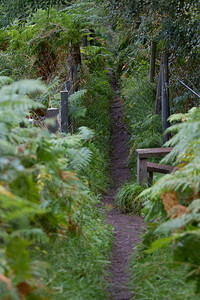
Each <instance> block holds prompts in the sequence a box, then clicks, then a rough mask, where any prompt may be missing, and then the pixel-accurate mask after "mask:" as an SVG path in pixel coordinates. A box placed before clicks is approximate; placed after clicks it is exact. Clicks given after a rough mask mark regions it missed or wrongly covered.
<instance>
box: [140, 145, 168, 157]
mask: <svg viewBox="0 0 200 300" xmlns="http://www.w3.org/2000/svg"><path fill="white" fill-rule="evenodd" d="M172 149H173V148H171V147H166V148H146V149H136V151H135V152H136V154H137V156H138V157H139V158H149V157H162V156H165V155H167V154H169V153H170V152H171V151H172Z"/></svg>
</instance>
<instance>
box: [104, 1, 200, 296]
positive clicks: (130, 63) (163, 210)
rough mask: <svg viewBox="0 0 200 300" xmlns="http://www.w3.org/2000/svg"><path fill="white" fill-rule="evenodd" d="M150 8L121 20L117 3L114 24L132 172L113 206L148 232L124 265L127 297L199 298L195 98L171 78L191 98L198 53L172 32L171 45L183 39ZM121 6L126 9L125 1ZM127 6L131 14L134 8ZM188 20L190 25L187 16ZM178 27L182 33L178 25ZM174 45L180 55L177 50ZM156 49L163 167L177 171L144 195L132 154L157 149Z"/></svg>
mask: <svg viewBox="0 0 200 300" xmlns="http://www.w3.org/2000/svg"><path fill="white" fill-rule="evenodd" d="M154 2H155V1H150V2H149V3H151V4H152V6H151V9H152V12H153V13H152V16H147V15H146V13H145V12H144V11H143V14H141V15H140V13H141V11H140V9H141V10H142V8H141V7H140V8H138V15H135V17H133V16H130V15H128V16H127V18H126V16H125V15H124V14H123V13H122V10H121V9H122V7H120V5H119V7H118V8H117V9H116V13H118V16H119V18H120V17H121V19H120V21H121V24H119V22H117V19H115V18H114V22H116V23H115V26H116V27H117V26H118V27H117V28H118V29H119V31H118V32H121V39H119V43H118V51H119V55H118V56H117V58H116V66H117V72H118V76H119V82H120V86H121V88H122V93H121V96H122V98H123V100H124V113H125V120H126V122H127V124H128V128H129V133H130V156H129V162H130V166H131V169H132V181H131V182H130V183H125V185H124V186H122V188H121V190H120V191H119V192H118V194H117V197H116V204H117V205H118V206H119V208H120V209H121V210H122V211H124V212H129V213H135V214H141V215H142V216H143V217H145V220H146V229H147V230H146V232H145V234H143V236H142V242H141V243H140V245H139V246H138V247H137V249H135V253H134V254H133V256H132V258H131V262H130V263H131V268H130V273H131V280H130V283H129V288H130V289H131V290H133V291H134V299H183V298H184V299H198V298H199V291H200V290H199V286H200V285H199V283H200V281H199V270H200V269H199V268H200V264H199V255H198V253H199V250H198V249H199V241H200V239H199V237H200V236H199V222H200V219H199V209H200V204H199V192H200V186H199V182H200V173H199V170H200V167H199V153H200V152H199V138H200V135H199V129H200V124H199V112H200V109H199V98H198V96H197V95H196V96H195V95H194V94H193V93H192V92H191V91H189V90H187V89H186V88H184V87H183V86H181V84H180V81H178V79H180V77H181V79H182V80H183V81H185V82H189V85H190V86H193V88H194V90H195V91H196V92H197V94H198V75H197V73H198V72H196V61H197V60H198V58H199V53H198V51H197V48H196V46H194V45H193V46H192V45H191V44H190V47H189V43H188V44H186V43H187V42H188V40H187V38H188V37H187V38H185V45H184V44H181V45H182V46H180V45H179V46H178V44H176V43H175V38H174V39H172V35H173V34H174V35H175V34H176V35H177V36H176V38H177V39H179V38H181V39H184V38H183V36H181V34H180V32H179V31H178V30H177V31H176V32H174V33H172V32H171V33H170V26H169V27H168V31H167V30H166V27H165V25H166V24H165V22H166V23H167V21H166V19H165V17H166V16H167V12H166V15H165V17H163V16H162V12H161V15H160V19H159V17H158V16H159V8H158V6H157V7H156V9H155V11H154V9H153V4H154ZM113 3H118V1H113ZM126 3H127V9H130V11H131V7H132V6H131V2H129V1H126ZM110 5H111V4H110ZM134 5H135V6H134V7H135V12H136V11H137V10H136V9H137V4H136V3H135V4H134ZM155 5H156V4H155ZM167 5H168V4H166V6H167ZM144 6H145V5H144ZM147 6H148V5H147ZM191 7H192V4H191ZM160 9H161V7H160ZM171 9H173V8H172V6H171ZM163 10H164V7H163ZM183 11H184V9H183ZM135 12H134V13H135ZM184 12H185V11H184ZM184 12H182V13H183V14H184ZM154 13H155V15H154ZM156 14H157V15H156ZM122 15H123V17H122ZM188 15H189V13H188ZM189 16H190V18H191V20H192V19H193V16H191V15H189ZM170 17H171V18H174V19H173V22H174V24H175V22H176V21H177V20H176V19H175V18H176V17H174V16H173V15H171V16H170ZM123 18H126V20H127V22H130V23H131V20H133V19H134V20H135V21H137V23H134V24H133V23H131V24H130V28H131V29H130V31H129V32H128V33H127V31H126V29H124V28H126V27H127V24H126V25H125V26H124V27H123V24H124V23H123ZM197 19H198V17H197V16H196V19H195V17H194V19H193V21H192V22H195V20H197ZM160 20H162V21H161V23H160ZM177 22H180V19H179V20H178V21H177ZM161 24H162V25H161ZM167 24H168V23H167ZM164 28H165V31H164V33H165V38H163V30H164ZM181 28H182V30H184V29H183V28H184V26H183V27H181ZM193 33H194V34H195V31H194V32H193ZM179 34H180V36H179ZM188 36H189V35H188ZM152 40H154V41H156V44H157V53H156V65H155V69H156V76H155V80H154V82H149V77H148V72H149V61H150V47H149V45H150V42H151V41H152ZM172 45H173V46H172ZM180 47H182V53H181V52H179V51H178V49H179V50H180ZM188 47H189V48H188ZM163 50H164V51H167V53H168V56H169V66H170V67H169V72H170V81H169V91H170V108H171V109H170V111H171V117H170V123H171V127H170V129H168V131H169V132H170V135H171V139H170V140H169V141H168V142H167V143H166V144H165V146H168V147H169V146H170V147H174V148H173V151H172V152H171V154H170V155H168V156H167V157H166V158H165V159H164V160H163V163H166V164H172V165H174V166H175V167H176V171H175V172H173V173H172V174H168V175H165V176H161V175H156V174H155V175H154V181H153V185H152V187H151V188H148V189H147V186H145V185H144V186H139V185H138V184H137V182H136V166H137V160H136V155H135V149H137V148H154V147H161V146H162V119H161V114H160V113H159V114H155V99H156V89H157V81H158V73H159V60H160V55H161V52H162V51H163ZM191 108H192V109H191ZM155 162H159V160H155ZM142 190H143V191H142ZM141 191H142V193H141Z"/></svg>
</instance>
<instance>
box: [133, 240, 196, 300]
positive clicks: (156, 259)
mask: <svg viewBox="0 0 200 300" xmlns="http://www.w3.org/2000/svg"><path fill="white" fill-rule="evenodd" d="M140 246H141V245H140ZM138 250H139V249H138ZM130 272H131V280H130V283H129V287H130V288H131V290H133V291H134V299H140V300H147V299H154V300H165V299H170V300H182V299H185V300H197V299H199V296H200V295H199V294H195V284H194V282H187V283H185V280H184V277H185V275H186V266H185V265H184V264H181V263H178V262H177V264H174V263H172V254H171V250H170V249H162V250H160V251H157V252H154V253H153V254H145V253H144V252H142V251H141V249H140V251H137V252H136V253H134V254H133V256H132V259H131V268H130Z"/></svg>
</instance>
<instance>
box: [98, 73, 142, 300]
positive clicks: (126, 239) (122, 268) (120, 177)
mask: <svg viewBox="0 0 200 300" xmlns="http://www.w3.org/2000/svg"><path fill="white" fill-rule="evenodd" d="M111 80H112V87H113V90H114V93H115V96H114V99H113V102H112V104H111V118H112V145H111V176H112V180H113V185H112V188H111V189H110V190H109V192H108V194H107V195H104V196H103V203H104V205H105V207H106V208H107V209H106V211H107V219H108V223H109V224H111V225H112V226H113V227H114V237H115V240H114V242H113V251H112V255H111V267H110V270H109V271H110V273H111V277H110V279H109V280H110V287H109V289H108V295H109V299H113V300H128V299H131V297H132V296H133V293H132V292H130V291H129V290H128V287H127V283H128V280H129V273H128V269H129V263H128V261H129V257H130V255H131V253H132V252H133V248H134V246H136V245H137V244H138V243H139V241H140V237H139V235H140V233H141V228H142V226H143V224H144V223H143V219H142V218H141V217H139V216H131V215H127V214H123V213H121V212H120V211H119V210H118V209H117V208H116V207H115V206H114V205H113V202H114V199H115V196H116V194H117V192H118V190H119V188H120V187H121V185H122V184H123V183H124V182H127V181H130V177H131V172H130V169H129V168H128V163H127V159H128V154H129V152H128V147H127V143H128V140H129V135H128V133H127V130H126V125H125V124H124V122H123V112H122V109H123V103H122V101H121V99H120V98H119V96H118V88H117V81H116V79H115V77H114V76H113V75H112V74H111Z"/></svg>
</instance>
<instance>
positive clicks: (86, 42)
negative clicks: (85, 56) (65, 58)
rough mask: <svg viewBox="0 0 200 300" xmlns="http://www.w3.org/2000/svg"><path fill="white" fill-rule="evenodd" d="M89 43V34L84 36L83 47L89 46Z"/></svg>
mask: <svg viewBox="0 0 200 300" xmlns="http://www.w3.org/2000/svg"><path fill="white" fill-rule="evenodd" d="M87 45H88V40H87V35H84V36H83V47H87Z"/></svg>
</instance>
